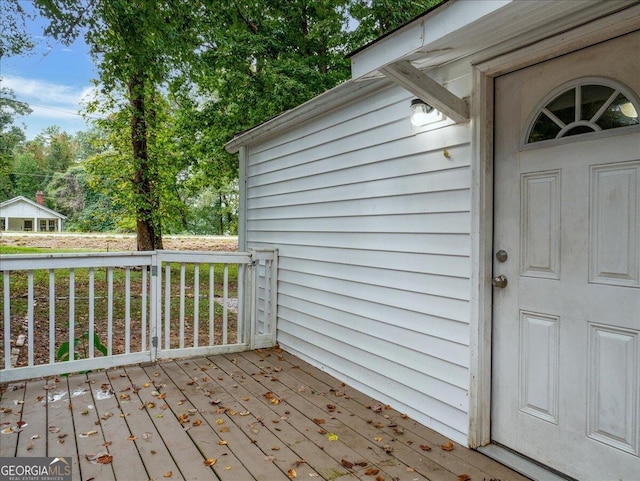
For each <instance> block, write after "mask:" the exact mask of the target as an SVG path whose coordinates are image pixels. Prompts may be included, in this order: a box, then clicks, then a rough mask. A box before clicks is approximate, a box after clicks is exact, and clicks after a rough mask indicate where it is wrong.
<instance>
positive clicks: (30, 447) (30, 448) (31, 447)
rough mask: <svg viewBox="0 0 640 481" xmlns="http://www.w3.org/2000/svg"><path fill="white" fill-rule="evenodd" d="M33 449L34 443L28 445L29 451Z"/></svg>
mask: <svg viewBox="0 0 640 481" xmlns="http://www.w3.org/2000/svg"><path fill="white" fill-rule="evenodd" d="M32 449H33V443H29V444H27V451H31V450H32Z"/></svg>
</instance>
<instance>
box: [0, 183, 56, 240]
mask: <svg viewBox="0 0 640 481" xmlns="http://www.w3.org/2000/svg"><path fill="white" fill-rule="evenodd" d="M66 218H67V217H66V216H64V215H62V214H60V213H59V212H56V211H55V210H52V209H49V208H48V207H45V206H44V195H43V194H42V192H38V193H36V201H35V202H34V201H32V200H30V199H27V198H26V197H23V196H21V195H19V196H18V197H14V198H13V199H9V200H6V201H4V202H2V203H0V232H4V231H32V232H60V231H62V221H63V220H65V219H66Z"/></svg>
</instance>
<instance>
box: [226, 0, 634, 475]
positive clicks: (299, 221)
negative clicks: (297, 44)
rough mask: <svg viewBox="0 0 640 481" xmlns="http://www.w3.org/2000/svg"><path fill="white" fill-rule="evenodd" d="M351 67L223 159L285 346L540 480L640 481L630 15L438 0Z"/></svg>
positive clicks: (495, 0) (561, 0)
mask: <svg viewBox="0 0 640 481" xmlns="http://www.w3.org/2000/svg"><path fill="white" fill-rule="evenodd" d="M351 61H352V80H350V81H348V82H346V83H344V84H342V85H340V86H338V87H336V88H334V89H332V90H330V91H328V92H326V93H324V94H322V95H320V96H318V97H317V98H314V99H312V100H310V101H308V102H306V103H305V104H303V105H301V106H299V107H298V108H295V109H293V110H291V111H288V112H286V113H284V114H282V115H280V116H279V117H276V118H274V119H272V120H270V121H269V122H266V123H264V124H261V125H259V126H257V127H255V128H254V129H252V130H250V131H248V132H245V133H242V134H240V135H238V136H237V137H236V138H234V139H233V140H232V141H230V142H229V143H228V144H227V149H228V150H229V151H230V152H239V159H240V160H239V161H240V176H241V177H240V179H241V182H240V183H241V207H240V210H241V222H240V239H239V242H240V250H246V249H247V248H249V247H276V248H278V250H279V255H280V257H279V272H278V304H277V309H278V311H277V313H278V316H277V320H278V324H277V340H278V342H279V344H280V346H281V347H282V348H284V349H286V350H287V351H290V352H293V353H295V354H296V355H298V356H300V357H302V358H304V359H305V360H307V361H309V362H311V363H312V364H314V365H316V366H319V367H321V368H323V369H325V370H326V371H328V372H330V373H331V374H332V375H334V376H335V377H337V378H340V379H342V380H344V381H345V382H348V383H349V384H351V385H353V386H355V387H357V388H359V389H361V390H363V391H365V392H366V393H368V394H370V395H371V396H373V397H376V398H378V399H381V400H383V401H385V402H387V403H389V404H391V405H392V406H394V407H395V408H397V409H399V410H401V411H403V412H406V413H407V414H409V415H410V416H411V417H413V418H415V419H417V420H419V421H420V422H421V423H423V424H425V425H427V426H429V427H431V428H433V429H434V430H436V431H438V432H440V433H442V434H444V435H446V436H449V437H450V438H452V439H454V440H456V441H458V442H461V443H464V444H466V445H468V446H470V447H472V448H477V449H479V450H481V451H482V452H484V453H486V454H487V455H489V456H492V457H495V458H497V459H499V460H502V461H503V462H505V463H506V464H509V465H511V466H513V467H514V468H516V469H518V470H520V471H522V472H524V473H525V474H528V475H530V476H531V477H533V478H536V479H554V478H553V476H554V474H553V473H552V472H551V471H544V470H542V468H541V467H540V466H541V465H544V466H547V467H549V468H552V469H553V470H555V472H559V473H563V474H565V475H568V476H571V477H575V478H579V479H597V480H602V479H616V480H619V479H624V480H632V479H633V480H637V479H638V477H639V476H640V191H639V189H640V125H639V124H638V112H640V102H639V95H640V2H638V1H637V0H607V1H597V0H595V1H594V0H570V1H566V0H528V1H520V0H487V1H484V0H472V1H465V0H450V1H448V2H446V3H444V4H442V5H441V6H439V7H437V8H435V9H433V10H431V11H428V12H426V13H425V14H424V15H423V16H421V17H420V18H418V19H416V20H414V21H412V22H411V23H409V24H407V25H405V26H404V27H402V28H400V29H398V30H396V31H394V32H392V33H391V34H389V35H387V36H384V37H382V38H381V39H379V40H378V41H376V42H374V43H372V44H370V45H368V46H367V47H366V48H363V49H361V50H359V51H357V52H355V53H354V54H353V55H352V57H351ZM414 99H421V100H422V101H423V102H425V103H426V104H428V105H430V106H432V107H434V110H433V111H432V112H431V113H430V114H429V113H427V112H426V110H429V109H427V108H426V107H423V108H424V110H425V112H423V114H424V118H423V119H422V120H421V121H420V122H418V123H419V125H417V126H415V125H412V123H411V122H410V109H411V106H412V103H413V100H414Z"/></svg>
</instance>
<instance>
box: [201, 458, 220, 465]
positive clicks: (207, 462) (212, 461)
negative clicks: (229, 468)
mask: <svg viewBox="0 0 640 481" xmlns="http://www.w3.org/2000/svg"><path fill="white" fill-rule="evenodd" d="M217 462H218V460H217V459H216V458H208V459H205V460H204V465H205V466H213V465H214V464H216V463H217Z"/></svg>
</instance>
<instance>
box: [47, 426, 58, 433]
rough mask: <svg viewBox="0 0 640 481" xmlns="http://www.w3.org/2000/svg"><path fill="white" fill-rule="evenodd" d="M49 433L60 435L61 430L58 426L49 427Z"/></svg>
mask: <svg viewBox="0 0 640 481" xmlns="http://www.w3.org/2000/svg"><path fill="white" fill-rule="evenodd" d="M49 432H50V433H59V432H60V428H59V427H57V426H49Z"/></svg>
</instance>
